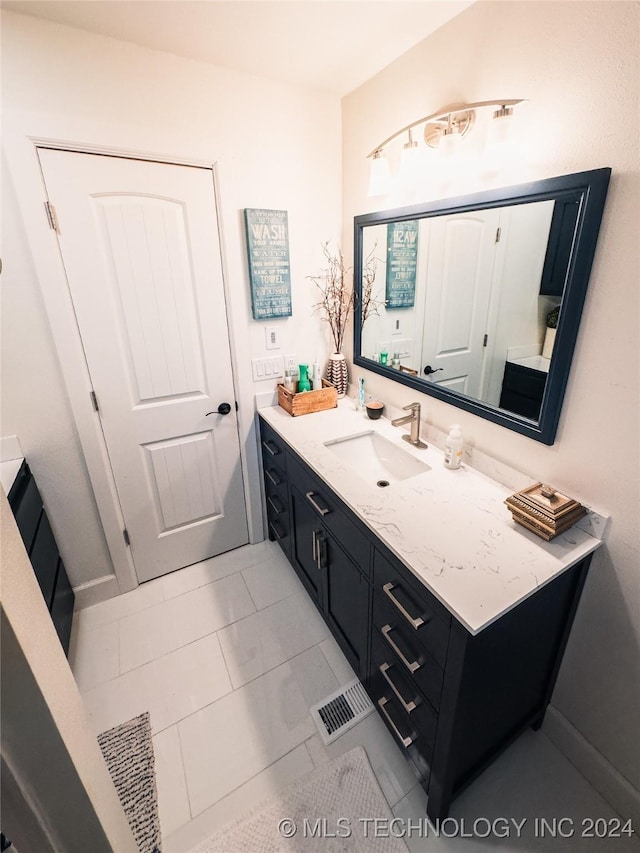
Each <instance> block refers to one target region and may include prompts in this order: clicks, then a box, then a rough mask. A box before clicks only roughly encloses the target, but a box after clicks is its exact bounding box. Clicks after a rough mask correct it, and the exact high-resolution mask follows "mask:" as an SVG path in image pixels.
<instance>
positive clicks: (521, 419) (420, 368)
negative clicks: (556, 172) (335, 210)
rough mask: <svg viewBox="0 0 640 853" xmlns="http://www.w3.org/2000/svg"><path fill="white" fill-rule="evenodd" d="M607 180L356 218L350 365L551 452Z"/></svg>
mask: <svg viewBox="0 0 640 853" xmlns="http://www.w3.org/2000/svg"><path fill="white" fill-rule="evenodd" d="M610 175H611V170H610V169H596V170H593V171H589V172H580V173H576V174H572V175H563V176H560V177H556V178H548V179H545V180H542V181H536V182H533V183H529V184H522V185H518V186H512V187H505V188H500V189H493V190H489V191H486V192H481V193H477V194H474V195H468V196H463V197H459V198H450V199H442V200H439V201H433V202H428V203H425V204H420V205H414V206H412V207H406V208H400V209H397V210H386V211H380V212H377V213H369V214H365V215H363V216H357V217H355V219H354V226H355V234H354V253H355V257H354V285H355V291H356V312H355V320H354V363H355V364H357V365H358V366H360V367H365V368H367V369H368V370H371V371H374V372H375V373H379V374H380V375H382V376H386V377H387V378H388V379H393V380H395V381H397V382H401V383H402V384H404V385H407V386H409V387H411V388H414V389H415V390H417V391H420V392H422V393H424V394H430V395H431V396H433V397H437V398H438V399H440V400H444V401H445V402H447V403H451V404H452V405H454V406H457V407H458V408H461V409H464V410H466V411H468V412H472V413H473V414H476V415H479V416H480V417H483V418H486V419H488V420H490V421H493V422H494V423H497V424H501V425H502V426H505V427H507V428H508V429H512V430H515V431H516V432H519V433H522V434H523V435H527V436H529V437H530V438H533V439H535V440H536V441H540V442H543V443H544V444H553V442H554V439H555V435H556V430H557V427H558V421H559V418H560V411H561V408H562V401H563V398H564V392H565V389H566V384H567V379H568V376H569V370H570V367H571V360H572V357H573V351H574V347H575V343H576V338H577V335H578V327H579V324H580V316H581V314H582V308H583V305H584V299H585V294H586V291H587V285H588V282H589V275H590V272H591V265H592V263H593V257H594V253H595V247H596V241H597V237H598V231H599V229H600V222H601V219H602V212H603V209H604V203H605V198H606V194H607V188H608V185H609V178H610Z"/></svg>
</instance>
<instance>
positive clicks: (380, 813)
mask: <svg viewBox="0 0 640 853" xmlns="http://www.w3.org/2000/svg"><path fill="white" fill-rule="evenodd" d="M376 818H377V819H378V823H377V824H376V823H374V821H375V819H376ZM392 820H393V815H392V814H391V811H390V810H389V806H388V805H387V802H386V800H385V798H384V796H383V794H382V791H381V790H380V787H379V785H378V782H377V779H376V777H375V776H374V774H373V770H372V769H371V766H370V765H369V761H368V759H367V755H366V753H365V751H364V749H362V747H359V746H357V747H355V749H352V750H350V751H349V752H346V753H345V754H344V755H341V756H340V757H339V758H336V759H334V760H333V761H331V762H329V763H328V764H323V765H322V766H321V767H317V768H316V769H315V770H312V771H311V772H310V773H308V774H307V775H306V776H303V777H302V778H301V779H299V780H298V781H297V782H295V783H294V784H292V785H290V786H289V787H288V788H285V789H284V791H282V792H281V793H280V794H278V795H276V796H274V797H272V798H271V799H269V800H267V801H266V802H264V803H262V804H261V805H260V806H258V807H257V808H256V809H254V810H253V812H251V813H250V814H248V815H247V816H246V817H244V818H241V819H240V820H238V821H236V822H235V823H234V824H232V825H231V826H228V827H226V828H225V829H223V830H222V831H221V832H219V833H217V834H216V835H213V836H211V837H210V838H208V839H207V840H206V841H203V842H202V843H201V844H199V845H198V846H197V847H195V848H194V849H193V850H192V851H191V853H308V851H322V853H338V852H339V853H368V851H371V850H373V851H376V853H407V847H406V845H405V843H404V841H402V839H401V838H398V837H394V834H393V826H392V825H391V821H392ZM385 834H386V835H387V837H384V835H385ZM288 836H290V837H288Z"/></svg>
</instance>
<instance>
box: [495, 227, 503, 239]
mask: <svg viewBox="0 0 640 853" xmlns="http://www.w3.org/2000/svg"><path fill="white" fill-rule="evenodd" d="M501 234H502V228H496V243H499V242H500V235H501Z"/></svg>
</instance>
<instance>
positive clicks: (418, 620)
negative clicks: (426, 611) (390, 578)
mask: <svg viewBox="0 0 640 853" xmlns="http://www.w3.org/2000/svg"><path fill="white" fill-rule="evenodd" d="M392 589H395V587H394V585H393V584H392V583H386V584H385V585H384V586H383V587H382V591H383V592H384V593H385V594H386V595H387V596H388V597H389V598H390V599H391V601H392V602H393V603H394V604H395V606H396V607H397V608H398V610H399V611H400V613H402V615H403V616H404V618H405V619H406V620H407V622H408V623H409V625H411V627H412V628H415V629H416V631H417V630H418V628H420V626H421V625H424V624H425V621H424V619H423V618H422V617H421V616H416V617H415V618H414V617H413V616H411V615H410V614H409V613H408V612H407V611H406V610H405V608H404V607H403V606H402V605H401V604H400V602H399V601H398V599H397V598H396V597H395V595H394V594H393V593H392V592H391V590H392Z"/></svg>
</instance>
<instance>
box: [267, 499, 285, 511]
mask: <svg viewBox="0 0 640 853" xmlns="http://www.w3.org/2000/svg"><path fill="white" fill-rule="evenodd" d="M267 502H268V503H269V504H271V507H272V508H273V511H274V512H275V513H276V514H277V515H280V513H281V512H284V507H283V506H282V504H281V503H280V501H279V500H278V499H277V498H275V497H272V496H271V495H269V497H268V498H267Z"/></svg>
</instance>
